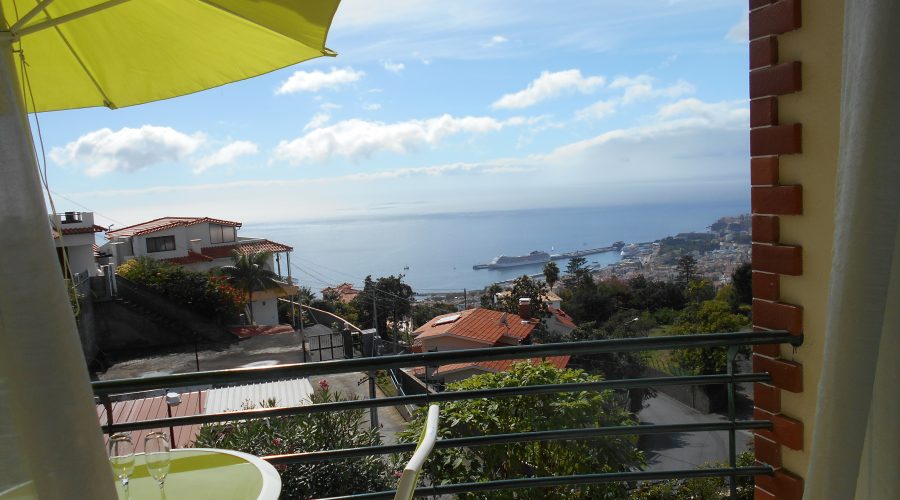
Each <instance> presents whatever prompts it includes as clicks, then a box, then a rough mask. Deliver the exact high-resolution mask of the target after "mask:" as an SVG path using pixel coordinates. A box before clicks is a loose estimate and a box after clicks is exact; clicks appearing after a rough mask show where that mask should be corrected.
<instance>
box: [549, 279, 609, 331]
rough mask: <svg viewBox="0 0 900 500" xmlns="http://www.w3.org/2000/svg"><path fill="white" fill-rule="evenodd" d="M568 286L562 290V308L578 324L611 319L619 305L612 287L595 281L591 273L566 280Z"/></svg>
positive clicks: (560, 294)
mask: <svg viewBox="0 0 900 500" xmlns="http://www.w3.org/2000/svg"><path fill="white" fill-rule="evenodd" d="M565 284H566V288H565V289H563V290H560V292H559V296H560V298H562V309H563V310H564V311H566V314H568V315H569V316H571V317H572V320H573V321H575V323H576V324H579V323H583V322H587V321H594V322H597V323H602V322H604V321H606V320H608V319H609V317H610V316H612V314H613V312H615V310H616V307H618V305H619V304H618V302H617V301H616V298H615V297H614V293H615V290H614V289H613V288H612V287H608V286H603V287H601V286H600V285H598V284H596V283H594V280H593V279H592V278H591V276H590V275H589V274H583V275H582V276H581V277H580V278H572V279H569V280H568V281H566V283H565Z"/></svg>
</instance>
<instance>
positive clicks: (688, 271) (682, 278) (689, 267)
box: [675, 255, 697, 288]
mask: <svg viewBox="0 0 900 500" xmlns="http://www.w3.org/2000/svg"><path fill="white" fill-rule="evenodd" d="M677 268H678V278H676V281H675V282H676V283H678V284H679V285H681V286H682V288H687V286H688V284H690V283H691V282H692V281H694V276H695V275H696V274H697V260H696V259H695V258H694V257H693V256H692V255H684V256H682V257H681V258H680V259H678V264H677Z"/></svg>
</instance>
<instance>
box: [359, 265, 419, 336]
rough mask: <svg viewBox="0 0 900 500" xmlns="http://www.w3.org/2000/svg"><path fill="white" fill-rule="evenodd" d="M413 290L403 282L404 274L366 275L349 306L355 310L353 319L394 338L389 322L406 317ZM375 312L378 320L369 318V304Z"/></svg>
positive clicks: (396, 321) (409, 310)
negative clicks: (376, 277) (374, 277)
mask: <svg viewBox="0 0 900 500" xmlns="http://www.w3.org/2000/svg"><path fill="white" fill-rule="evenodd" d="M412 296H413V290H412V287H410V286H409V285H408V284H406V283H404V282H403V275H402V274H398V275H397V276H394V275H390V276H387V277H381V278H378V279H377V280H373V279H372V276H371V275H370V276H366V279H365V282H364V285H363V290H362V293H360V294H359V295H357V296H356V298H355V299H353V301H352V302H351V306H352V307H353V309H355V310H356V318H357V320H358V321H359V323H360V324H361V325H362V327H363V328H377V329H378V332H379V335H381V336H382V337H385V338H389V339H392V340H393V334H392V333H391V332H390V331H389V330H388V323H389V322H390V323H391V324H394V325H397V324H398V323H399V322H400V321H401V320H402V319H403V318H405V317H407V316H409V314H410V312H411V310H412V305H411V302H412V300H411V299H412ZM373 301H374V302H375V306H376V309H377V314H378V321H377V322H374V321H373V320H372V303H373Z"/></svg>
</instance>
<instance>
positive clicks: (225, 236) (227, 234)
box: [209, 224, 235, 243]
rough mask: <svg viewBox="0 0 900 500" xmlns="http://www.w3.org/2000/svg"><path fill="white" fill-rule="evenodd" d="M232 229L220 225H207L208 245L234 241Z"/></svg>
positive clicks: (231, 227)
mask: <svg viewBox="0 0 900 500" xmlns="http://www.w3.org/2000/svg"><path fill="white" fill-rule="evenodd" d="M234 239H235V234H234V227H233V226H222V225H220V224H210V225H209V241H210V243H227V242H229V241H234Z"/></svg>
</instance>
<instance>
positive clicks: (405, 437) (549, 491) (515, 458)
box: [398, 362, 644, 499]
mask: <svg viewBox="0 0 900 500" xmlns="http://www.w3.org/2000/svg"><path fill="white" fill-rule="evenodd" d="M597 380H601V378H600V377H597V376H591V375H588V374H586V373H584V372H583V371H581V370H559V369H556V368H554V367H553V366H552V365H550V364H548V363H543V364H539V365H533V364H531V363H528V362H522V363H516V364H514V365H513V366H512V367H511V368H510V369H509V370H507V371H504V372H499V373H488V374H483V375H477V376H474V377H470V378H468V379H466V380H463V381H460V382H456V383H453V384H450V385H448V387H447V390H449V391H462V390H475V389H487V388H498V387H514V386H523V385H542V384H559V383H576V382H587V381H597ZM426 412H427V410H426V409H425V408H420V409H419V411H418V412H417V413H416V418H415V420H413V421H412V422H410V425H409V427H408V428H407V429H406V430H405V431H403V432H401V433H400V434H399V439H400V441H401V442H414V441H416V440H418V438H419V436H420V435H421V432H422V428H423V426H424V421H425V415H426ZM634 423H635V422H634V421H633V420H631V418H630V414H629V413H628V412H627V411H626V410H625V409H624V408H622V407H621V405H620V403H619V402H618V401H617V398H616V396H615V394H614V393H613V392H612V391H602V392H580V393H560V394H553V395H541V396H515V397H503V398H484V399H475V400H468V401H453V402H448V403H442V404H441V416H440V429H439V430H438V437H439V439H449V438H458V437H468V436H481V435H487V434H504V433H519V432H532V431H542V430H553V429H578V428H595V427H610V426H620V425H633V424H634ZM398 460H399V461H400V462H404V461H405V458H403V457H400V458H399V459H398ZM643 463H644V458H643V454H642V453H641V452H640V451H639V450H638V449H637V446H636V438H635V437H634V436H613V437H603V438H598V439H577V440H572V441H543V442H540V441H535V442H519V443H514V444H507V445H492V446H473V447H468V448H458V449H440V450H435V451H434V452H432V455H431V457H430V458H429V459H428V460H427V461H426V463H425V467H424V470H423V476H424V477H425V478H427V479H428V480H429V481H430V482H431V483H433V484H449V483H461V482H470V481H489V480H497V479H512V478H521V477H537V476H554V475H556V476H564V475H570V474H588V473H598V472H618V471H626V470H629V469H630V468H631V467H635V466H641V465H643ZM460 498H516V499H544V498H609V499H620V498H627V490H626V485H624V484H617V483H611V484H595V485H565V486H557V487H553V488H541V489H532V490H513V491H498V492H491V493H469V494H463V495H460Z"/></svg>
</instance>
